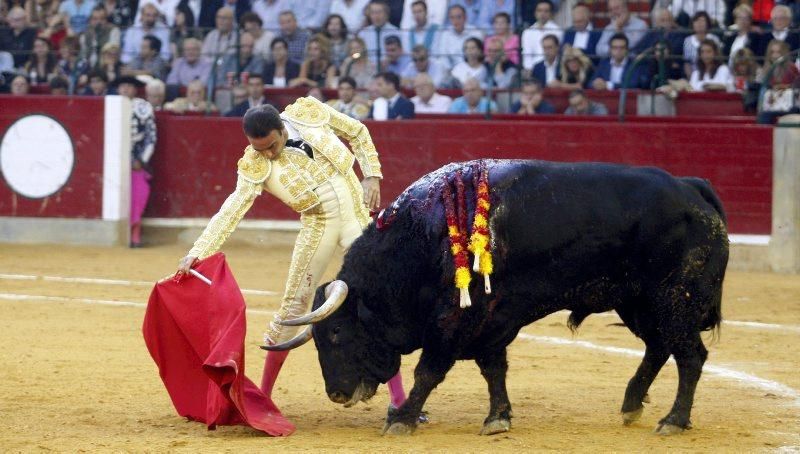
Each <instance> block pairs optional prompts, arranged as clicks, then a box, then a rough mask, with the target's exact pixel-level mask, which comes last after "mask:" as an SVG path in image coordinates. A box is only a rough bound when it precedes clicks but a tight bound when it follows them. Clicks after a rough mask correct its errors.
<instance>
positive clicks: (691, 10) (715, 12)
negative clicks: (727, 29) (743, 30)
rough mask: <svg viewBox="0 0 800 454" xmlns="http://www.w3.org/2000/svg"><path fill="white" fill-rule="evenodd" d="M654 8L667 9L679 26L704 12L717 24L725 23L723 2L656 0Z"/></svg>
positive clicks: (710, 0)
mask: <svg viewBox="0 0 800 454" xmlns="http://www.w3.org/2000/svg"><path fill="white" fill-rule="evenodd" d="M655 6H656V7H663V8H668V9H669V10H670V12H671V13H672V16H673V17H674V18H675V19H676V20H677V21H678V23H679V24H681V25H688V24H689V18H690V17H692V16H694V15H695V14H697V12H698V11H705V12H706V13H708V15H709V16H711V18H712V19H714V21H715V22H716V23H717V24H718V25H720V26H721V25H723V24H724V23H725V12H726V11H727V10H726V8H725V0H657V1H656V5H655Z"/></svg>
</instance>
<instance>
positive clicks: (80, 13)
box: [58, 0, 94, 36]
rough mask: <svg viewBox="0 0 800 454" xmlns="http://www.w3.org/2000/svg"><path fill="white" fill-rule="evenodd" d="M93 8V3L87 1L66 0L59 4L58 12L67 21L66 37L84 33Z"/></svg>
mask: <svg viewBox="0 0 800 454" xmlns="http://www.w3.org/2000/svg"><path fill="white" fill-rule="evenodd" d="M93 8H94V3H93V2H89V1H87V0H66V1H65V2H64V3H62V4H61V6H60V7H59V8H58V12H59V13H61V14H64V15H65V16H67V18H68V19H69V28H70V30H68V32H67V34H68V35H70V36H72V35H80V34H81V33H83V32H84V31H86V27H87V26H88V25H89V16H91V15H92V9H93Z"/></svg>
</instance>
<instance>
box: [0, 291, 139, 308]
mask: <svg viewBox="0 0 800 454" xmlns="http://www.w3.org/2000/svg"><path fill="white" fill-rule="evenodd" d="M0 300H8V301H41V302H50V303H83V304H99V305H103V306H128V307H145V306H146V304H145V303H137V302H133V301H116V300H96V299H91V298H71V297H66V296H45V295H21V294H18V293H0Z"/></svg>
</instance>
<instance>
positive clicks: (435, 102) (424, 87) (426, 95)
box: [411, 73, 453, 113]
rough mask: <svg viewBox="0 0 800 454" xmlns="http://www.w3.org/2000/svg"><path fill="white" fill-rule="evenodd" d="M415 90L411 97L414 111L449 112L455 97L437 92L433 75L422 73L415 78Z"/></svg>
mask: <svg viewBox="0 0 800 454" xmlns="http://www.w3.org/2000/svg"><path fill="white" fill-rule="evenodd" d="M414 92H415V93H416V96H414V97H413V98H411V102H413V103H414V113H447V110H448V109H449V108H450V104H451V103H452V102H453V99H452V98H450V97H449V96H445V95H440V94H439V93H436V87H434V85H433V80H432V79H431V76H429V75H427V74H425V73H420V74H417V77H415V78H414Z"/></svg>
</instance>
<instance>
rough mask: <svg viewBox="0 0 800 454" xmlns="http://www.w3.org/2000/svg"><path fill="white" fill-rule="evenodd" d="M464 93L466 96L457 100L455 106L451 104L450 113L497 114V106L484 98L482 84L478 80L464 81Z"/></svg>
mask: <svg viewBox="0 0 800 454" xmlns="http://www.w3.org/2000/svg"><path fill="white" fill-rule="evenodd" d="M462 91H463V93H464V96H461V97H460V98H457V99H456V100H455V101H453V104H450V109H449V110H448V113H457V114H473V113H476V114H485V113H488V112H489V111H491V112H497V104H495V102H494V101H489V99H488V98H486V97H485V96H483V89H482V88H481V83H480V82H478V80H477V79H467V80H466V81H464V84H463V89H462Z"/></svg>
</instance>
